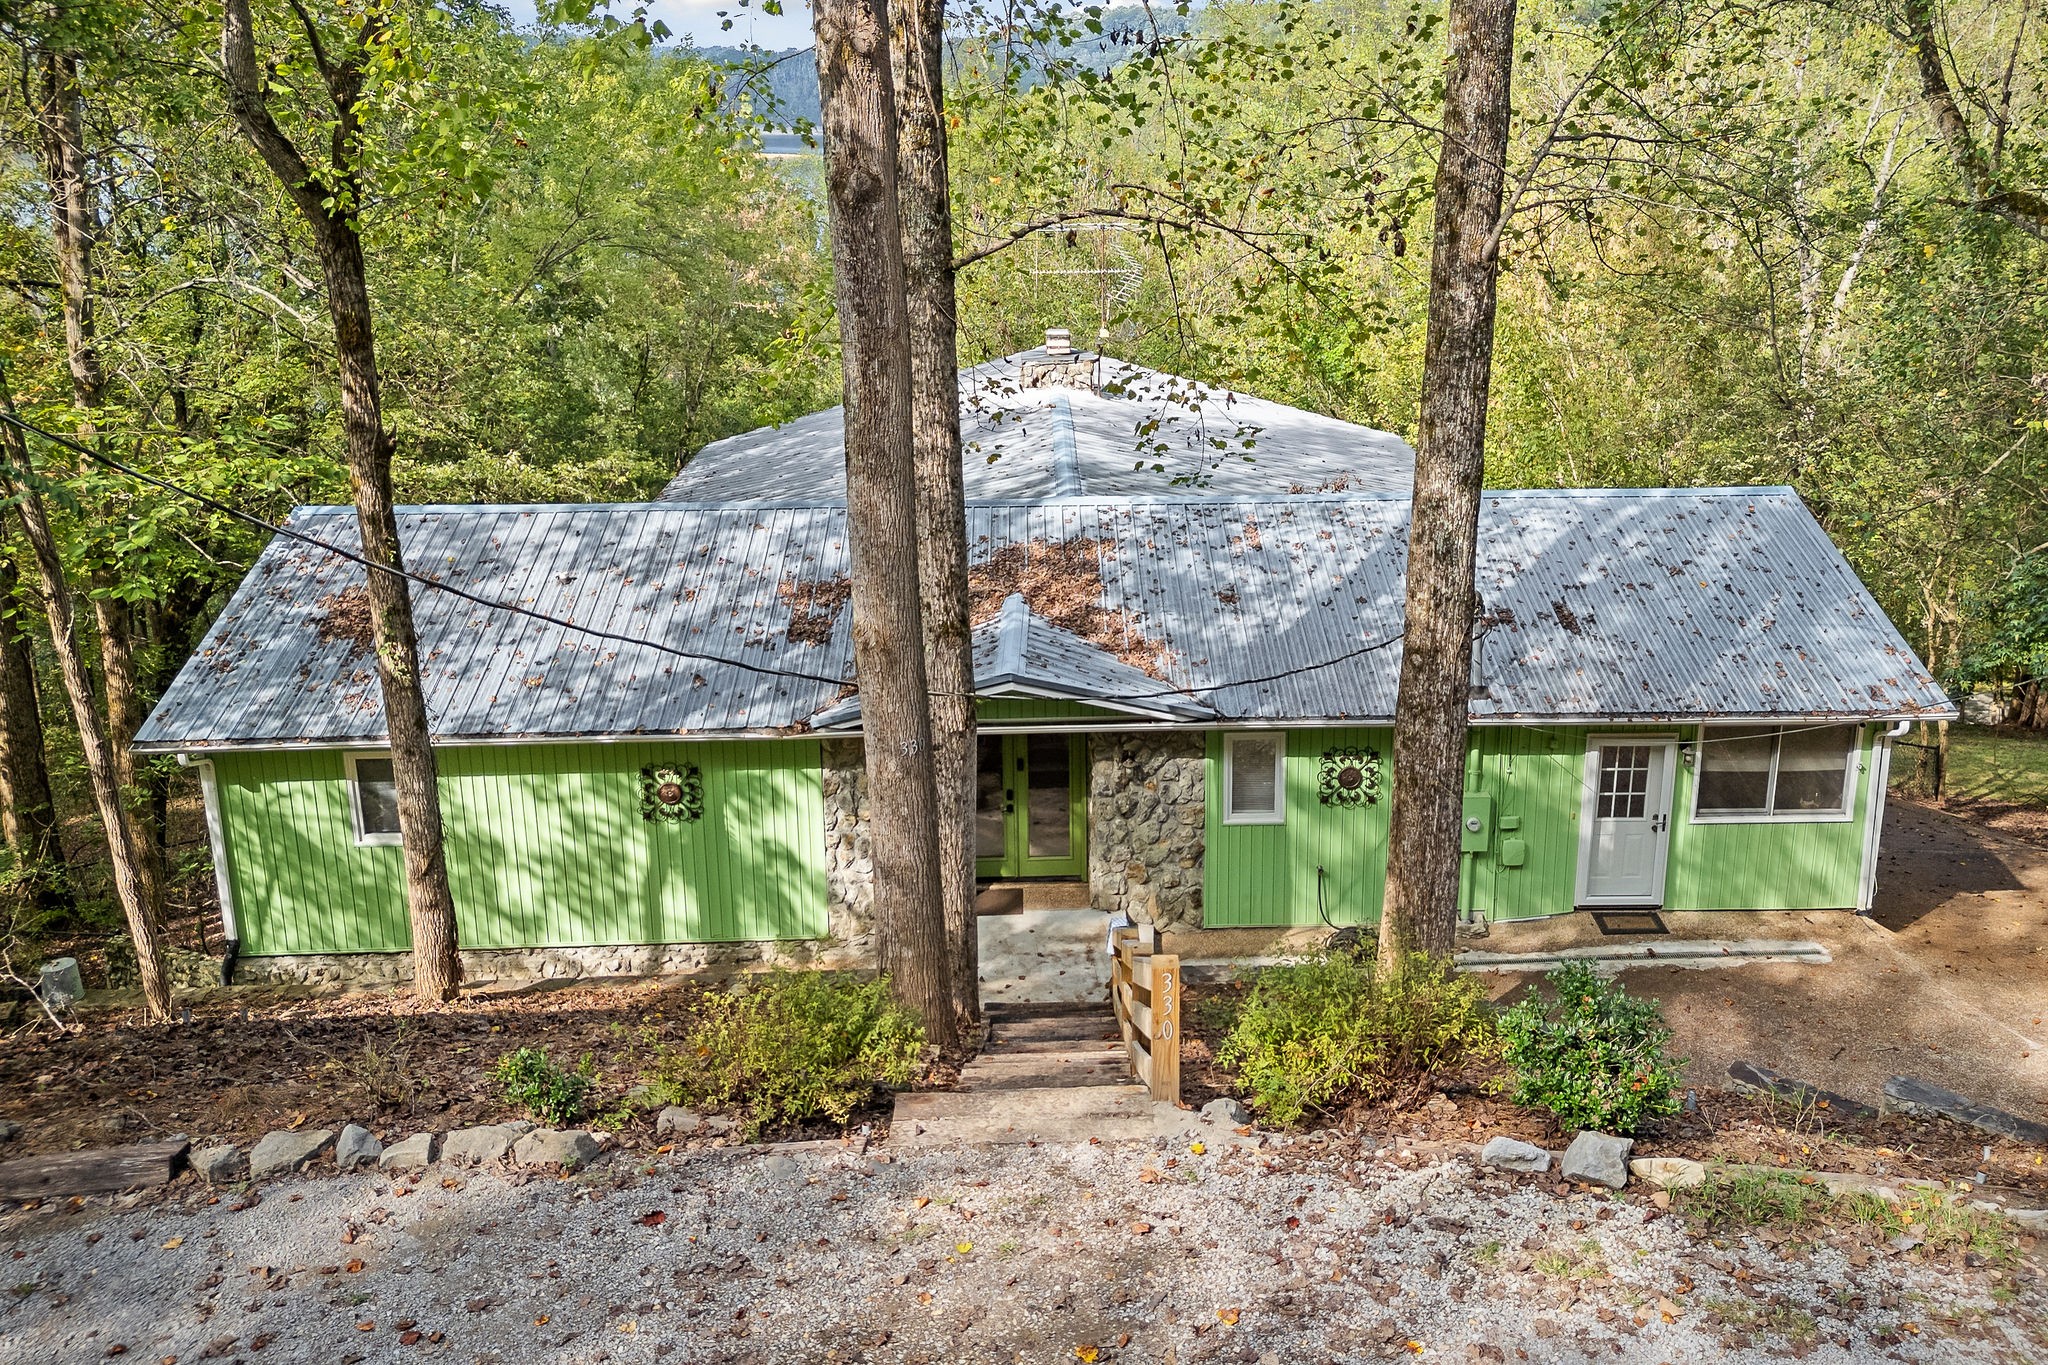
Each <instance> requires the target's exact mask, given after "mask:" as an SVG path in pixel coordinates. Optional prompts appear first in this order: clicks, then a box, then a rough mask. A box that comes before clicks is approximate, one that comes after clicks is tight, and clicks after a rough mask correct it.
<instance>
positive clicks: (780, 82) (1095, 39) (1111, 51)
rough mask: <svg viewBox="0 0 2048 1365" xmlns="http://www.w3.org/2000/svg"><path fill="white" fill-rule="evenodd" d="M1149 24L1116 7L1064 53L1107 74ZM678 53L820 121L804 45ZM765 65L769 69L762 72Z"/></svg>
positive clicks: (1130, 9) (813, 72) (1161, 22)
mask: <svg viewBox="0 0 2048 1365" xmlns="http://www.w3.org/2000/svg"><path fill="white" fill-rule="evenodd" d="M1152 22H1153V21H1152V20H1151V19H1149V18H1148V17H1147V16H1146V13H1145V11H1144V9H1142V8H1141V7H1139V6H1137V5H1119V6H1117V7H1116V8H1114V9H1108V10H1104V11H1103V13H1102V32H1101V33H1098V34H1091V35H1089V37H1088V39H1087V41H1085V42H1080V43H1075V44H1073V45H1072V46H1070V47H1069V48H1067V49H1066V55H1068V56H1069V57H1071V58H1073V59H1074V60H1076V61H1078V62H1079V63H1080V64H1081V65H1083V66H1085V67H1087V68H1089V69H1090V70H1092V71H1096V72H1102V71H1107V70H1109V69H1110V68H1111V67H1113V66H1115V65H1117V63H1119V62H1121V61H1122V60H1124V57H1125V55H1126V54H1127V53H1129V52H1130V51H1131V50H1132V49H1133V48H1136V47H1139V46H1141V45H1143V44H1144V43H1145V42H1146V41H1147V40H1148V39H1149V38H1150V36H1151V32H1152V29H1151V24H1152ZM1157 22H1158V26H1159V28H1158V31H1159V35H1160V36H1161V37H1164V38H1177V37H1179V36H1181V35H1182V34H1184V33H1186V32H1188V31H1189V29H1191V28H1193V27H1194V24H1195V22H1196V21H1195V19H1194V18H1193V17H1190V18H1186V19H1183V18H1181V17H1180V16H1179V15H1178V14H1174V13H1171V12H1168V13H1166V14H1162V15H1159V16H1158V18H1157ZM677 51H679V52H686V53H691V54H693V55H695V56H699V57H702V58H704V59H705V60H706V61H711V62H717V63H718V64H720V65H721V66H735V67H748V68H754V69H755V72H756V74H752V75H749V74H746V73H740V72H735V73H734V74H733V75H732V76H730V77H728V78H727V81H726V89H727V91H728V92H729V93H735V94H736V93H738V91H739V89H740V87H741V86H742V85H744V84H747V83H749V82H751V83H752V85H753V88H754V89H755V90H761V91H765V93H766V94H767V95H768V96H769V97H771V98H772V100H773V101H774V103H775V106H776V109H775V117H776V120H777V121H778V122H779V123H781V124H783V125H784V126H788V125H789V124H792V123H795V122H797V121H798V120H802V119H808V120H810V121H811V122H812V123H816V122H817V121H818V68H817V65H816V63H814V62H813V61H812V60H811V58H810V55H809V54H810V49H809V48H807V47H805V48H797V47H790V48H783V49H782V50H780V51H776V52H770V51H767V50H766V49H763V48H758V47H739V46H734V45H729V44H701V45H699V46H697V47H694V48H678V49H677ZM764 63H773V65H769V66H767V68H766V69H765V70H761V69H760V68H761V67H762V66H763V64H764Z"/></svg>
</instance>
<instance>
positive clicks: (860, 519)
mask: <svg viewBox="0 0 2048 1365" xmlns="http://www.w3.org/2000/svg"><path fill="white" fill-rule="evenodd" d="M811 14H812V23H813V27H814V30H815V32H816V37H817V57H818V91H819V100H820V105H821V120H820V122H821V123H822V126H823V130H824V135H825V195H826V204H827V207H828V208H829V210H830V213H831V225H832V270H833V283H834V287H835V289H836V291H837V297H838V305H839V335H840V349H841V357H842V359H841V366H842V370H843V375H844V384H845V402H846V525H847V541H848V546H849V551H850V558H851V561H852V574H853V652H854V667H855V669H856V671H857V672H858V674H859V678H860V698H861V730H862V739H863V744H862V748H863V751H864V754H865V762H866V766H867V778H868V792H869V800H870V802H871V803H872V804H871V812H872V814H871V817H870V838H871V839H872V842H873V849H874V869H875V871H874V876H875V925H876V938H877V942H878V953H879V957H880V966H881V969H882V971H883V972H885V973H886V974H887V975H888V977H889V980H890V982H891V989H892V990H893V992H894V993H895V996H896V998H897V999H898V1000H900V1001H902V1002H903V1003H904V1004H905V1005H907V1006H908V1007H909V1008H911V1009H912V1010H914V1011H916V1012H917V1014H918V1015H919V1016H920V1017H922V1018H923V1020H924V1023H925V1027H926V1029H927V1030H928V1032H929V1034H930V1036H931V1038H932V1041H933V1042H935V1043H937V1044H939V1045H940V1046H942V1047H943V1046H947V1045H949V1044H951V1043H952V1042H953V1041H954V1039H955V1038H956V1037H957V1030H956V1026H955V1019H954V996H953V987H952V983H951V981H950V979H949V977H950V973H949V971H948V964H949V954H948V953H947V951H946V925H945V910H944V903H943V893H942V887H941V879H940V874H939V858H938V819H937V809H936V808H937V789H936V786H935V783H934V779H933V774H932V718H931V699H930V696H929V689H928V688H927V685H926V680H925V662H924V648H923V646H924V624H923V619H922V618H923V612H922V611H921V610H920V605H919V593H920V582H919V576H918V563H917V559H918V556H917V539H916V537H915V536H914V535H913V534H911V528H913V527H915V526H916V525H917V516H918V498H917V481H916V476H915V472H914V470H913V467H912V444H913V442H912V431H911V416H910V392H911V382H910V338H909V331H908V323H907V319H906V316H905V310H906V307H907V305H906V302H905V298H904V277H903V235H902V221H901V214H900V211H899V208H898V204H897V198H896V109H895V94H894V91H893V89H892V83H891V80H890V72H889V16H888V6H887V3H886V0H815V3H813V5H812V7H811Z"/></svg>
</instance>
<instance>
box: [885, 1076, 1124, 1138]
mask: <svg viewBox="0 0 2048 1365" xmlns="http://www.w3.org/2000/svg"><path fill="white" fill-rule="evenodd" d="M1158 1127H1159V1119H1158V1118H1157V1117H1155V1113H1154V1109H1153V1104H1152V1098H1151V1096H1149V1095H1147V1094H1146V1093H1145V1089H1144V1087H1143V1086H1139V1085H1083V1086H1046V1087H1039V1088H1036V1089H1022V1090H998V1091H986V1092H974V1091H959V1090H932V1091H925V1092H923V1093H919V1094H908V1095H898V1096H897V1097H896V1115H895V1119H894V1120H893V1121H892V1122H891V1123H890V1125H889V1145H890V1146H891V1147H901V1148H905V1149H915V1148H920V1147H948V1146H979V1145H987V1144H1001V1143H1023V1142H1048V1143H1050V1142H1061V1143H1066V1142H1085V1141H1087V1140H1088V1139H1089V1138H1100V1139H1102V1140H1103V1141H1105V1142H1118V1141H1136V1140H1149V1139H1150V1138H1151V1137H1152V1136H1153V1134H1154V1133H1155V1132H1156V1131H1157V1130H1158Z"/></svg>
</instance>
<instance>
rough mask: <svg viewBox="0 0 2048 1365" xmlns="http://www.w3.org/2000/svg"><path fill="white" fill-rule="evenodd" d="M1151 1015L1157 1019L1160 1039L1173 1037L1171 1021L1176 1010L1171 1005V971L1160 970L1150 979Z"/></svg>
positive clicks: (1174, 1016)
mask: <svg viewBox="0 0 2048 1365" xmlns="http://www.w3.org/2000/svg"><path fill="white" fill-rule="evenodd" d="M1152 1017H1153V1018H1155V1019H1157V1020H1158V1021H1159V1037H1160V1038H1161V1039H1162V1040H1165V1039H1170V1038H1172V1037H1173V1021H1174V1019H1175V1018H1177V1017H1178V1012H1177V1011H1176V1010H1175V1009H1174V1007H1173V973H1172V972H1160V973H1159V974H1158V975H1157V976H1155V977H1154V978H1153V981H1152Z"/></svg>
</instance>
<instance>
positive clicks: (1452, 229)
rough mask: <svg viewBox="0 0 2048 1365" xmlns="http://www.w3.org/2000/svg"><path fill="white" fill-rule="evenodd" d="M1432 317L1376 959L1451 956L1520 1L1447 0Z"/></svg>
mask: <svg viewBox="0 0 2048 1365" xmlns="http://www.w3.org/2000/svg"><path fill="white" fill-rule="evenodd" d="M1449 17H1450V63H1449V69H1448V71H1447V72H1446V84H1445V90H1444V133H1443V151H1442V153H1441V155H1440V157H1439V159H1438V161H1437V173H1436V225H1435V234H1436V240H1435V243H1434V247H1433V250H1432V254H1431V258H1430V269H1429V329H1428V335H1427V338H1426V340H1425V342H1424V349H1423V358H1422V412H1421V420H1420V423H1419V425H1418V428H1417V433H1416V441H1415V496H1414V502H1413V505H1412V511H1411V513H1410V516H1409V524H1408V586H1407V608H1406V617H1405V625H1404V627H1403V629H1404V631H1405V634H1404V635H1403V637H1402V649H1401V684H1400V688H1401V690H1400V696H1399V700H1398V703H1397V705H1396V708H1395V721H1394V773H1393V779H1394V796H1393V812H1392V828H1391V830H1390V832H1389V835H1388V856H1387V891H1386V910H1385V914H1384V918H1383V919H1382V921H1381V928H1380V961H1381V963H1382V964H1383V965H1388V966H1395V967H1398V965H1399V964H1400V961H1401V959H1402V957H1403V956H1404V955H1405V954H1408V953H1429V954H1433V955H1445V954H1448V953H1449V952H1450V951H1451V944H1452V939H1453V937H1454V936H1455V934H1456V932H1457V921H1458V857H1459V855H1458V822H1459V819H1460V815H1461V807H1460V798H1461V796H1462V794H1463V792H1464V786H1465V746H1466V731H1467V708H1468V707H1469V705H1470V701H1471V668H1472V625H1473V618H1474V615H1475V609H1476V607H1477V602H1476V601H1475V597H1474V592H1473V583H1474V556H1475V553H1476V550H1477V545H1478V527H1479V493H1480V488H1481V486H1482V482H1483V479H1484V476H1485V448H1486V396H1487V388H1488V385H1489V383H1490V381H1491V379H1492V370H1493V313H1494V284H1495V277H1496V275H1497V273H1498V270H1499V264H1500V235H1501V234H1500V228H1501V191H1502V182H1503V179H1504V171H1505V166H1506V160H1507V145H1508V111H1509V102H1508V86H1509V78H1510V73H1511V70H1512V66H1513V59H1514V32H1515V3H1514V0H1451V8H1450V16H1449Z"/></svg>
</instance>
